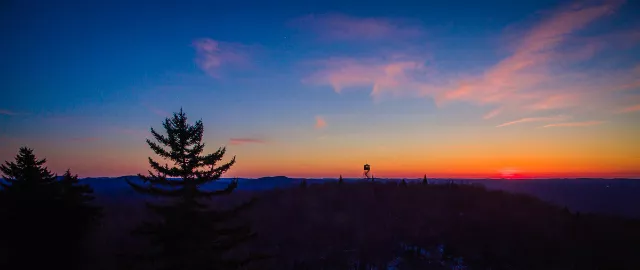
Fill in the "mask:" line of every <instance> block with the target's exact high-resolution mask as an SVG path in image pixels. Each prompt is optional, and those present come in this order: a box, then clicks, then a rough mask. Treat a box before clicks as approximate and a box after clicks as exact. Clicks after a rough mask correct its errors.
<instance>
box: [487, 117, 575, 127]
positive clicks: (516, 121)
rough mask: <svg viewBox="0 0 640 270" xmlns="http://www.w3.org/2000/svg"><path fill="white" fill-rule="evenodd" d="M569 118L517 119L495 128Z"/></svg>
mask: <svg viewBox="0 0 640 270" xmlns="http://www.w3.org/2000/svg"><path fill="white" fill-rule="evenodd" d="M569 118H570V117H569V116H565V115H558V116H550V117H527V118H522V119H518V120H515V121H511V122H506V123H503V124H500V125H497V126H496V127H506V126H511V125H515V124H522V123H530V122H550V121H563V120H567V119H569Z"/></svg>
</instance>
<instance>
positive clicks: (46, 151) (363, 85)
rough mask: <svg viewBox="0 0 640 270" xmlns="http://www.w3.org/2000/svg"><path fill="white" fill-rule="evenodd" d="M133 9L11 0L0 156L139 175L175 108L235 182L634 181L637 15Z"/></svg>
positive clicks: (605, 4) (5, 19)
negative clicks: (149, 140)
mask: <svg viewBox="0 0 640 270" xmlns="http://www.w3.org/2000/svg"><path fill="white" fill-rule="evenodd" d="M54 2H57V3H55V4H54ZM130 2H138V3H142V2H143V1H73V2H72V1H2V4H0V27H1V28H0V30H1V33H0V39H1V40H2V42H0V59H1V65H2V72H0V80H1V81H2V95H1V97H2V98H0V160H11V159H13V157H14V156H15V154H16V153H17V151H18V148H19V147H20V146H29V147H31V148H34V149H35V153H36V155H37V156H39V157H46V158H47V160H48V165H49V168H50V169H52V170H53V171H54V172H57V173H62V172H63V171H64V170H65V169H67V168H71V169H72V171H74V172H75V173H78V174H79V175H80V176H81V177H89V176H119V175H131V174H136V173H145V172H146V171H147V169H148V165H147V157H148V156H152V155H153V153H152V152H151V150H149V149H148V147H147V145H146V143H145V138H146V137H149V128H150V127H154V128H156V129H161V128H162V125H161V123H162V121H163V119H164V117H167V116H170V114H171V112H174V111H177V110H179V109H180V107H182V108H184V110H185V112H186V113H187V115H188V116H189V117H190V119H193V120H197V119H202V120H203V122H204V125H205V141H206V142H207V145H208V149H207V150H209V151H214V150H216V149H217V147H219V146H223V145H226V146H227V153H228V154H229V155H230V156H232V155H236V156H237V162H238V163H237V165H236V166H235V167H234V168H233V169H232V170H231V171H230V172H229V173H228V174H227V175H226V176H240V177H260V176H268V175H287V176H292V177H337V176H338V175H340V174H342V175H343V176H345V177H357V176H360V175H361V174H362V165H363V164H364V163H365V162H366V163H369V164H371V165H372V172H373V173H374V175H375V176H376V177H420V176H422V175H423V174H427V176H429V177H501V176H510V175H516V176H519V177H640V1H578V2H575V1H573V2H569V1H550V0H523V1H475V0H468V1H454V0H447V1H413V2H404V1H361V2H353V1H292V2H277V3H276V2H271V1H261V2H264V3H260V2H258V1H255V2H246V1H208V2H209V3H205V1H172V2H171V3H169V1H155V2H162V3H163V4H158V3H155V4H133V3H130ZM144 2H151V1H144ZM229 2H232V3H229ZM267 2H268V3H267Z"/></svg>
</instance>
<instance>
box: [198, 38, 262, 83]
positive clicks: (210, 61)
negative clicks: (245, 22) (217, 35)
mask: <svg viewBox="0 0 640 270" xmlns="http://www.w3.org/2000/svg"><path fill="white" fill-rule="evenodd" d="M193 46H194V47H195V49H196V60H195V61H196V64H198V66H199V67H200V68H201V69H202V70H204V71H205V72H206V73H207V74H209V75H210V76H212V77H215V78H219V77H220V75H221V74H220V73H221V69H223V68H228V67H246V66H248V65H250V56H249V55H250V52H251V48H252V47H251V46H247V45H243V44H239V43H230V42H223V41H217V40H213V39H210V38H201V39H196V40H195V41H193Z"/></svg>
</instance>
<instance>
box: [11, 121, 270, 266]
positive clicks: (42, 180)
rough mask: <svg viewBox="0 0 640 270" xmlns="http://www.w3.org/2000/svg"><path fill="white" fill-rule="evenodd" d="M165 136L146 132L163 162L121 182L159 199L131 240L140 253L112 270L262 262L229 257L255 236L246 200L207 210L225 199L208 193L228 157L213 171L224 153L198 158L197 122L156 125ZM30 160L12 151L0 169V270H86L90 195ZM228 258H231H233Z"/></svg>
mask: <svg viewBox="0 0 640 270" xmlns="http://www.w3.org/2000/svg"><path fill="white" fill-rule="evenodd" d="M163 126H164V129H165V131H166V135H163V134H160V133H158V132H156V131H155V130H154V129H153V128H151V135H152V136H153V138H154V139H155V141H152V140H149V139H148V140H147V144H148V145H149V147H150V148H151V149H152V150H153V151H154V152H155V153H156V154H157V155H158V156H159V157H160V158H161V159H163V160H165V161H170V162H171V163H172V166H169V165H168V164H164V165H161V164H160V162H159V161H156V160H154V159H152V158H149V165H150V167H151V169H152V170H153V172H152V171H149V175H146V176H145V175H141V174H139V175H138V176H139V177H140V179H141V180H142V183H136V181H131V180H130V179H127V182H128V183H129V185H130V186H131V187H132V188H133V189H134V190H135V191H137V192H139V193H142V194H149V195H154V196H156V197H160V200H157V201H156V202H158V203H147V207H148V208H149V210H150V211H151V212H153V213H154V214H155V215H156V216H157V219H155V220H154V221H147V222H143V223H142V224H141V225H140V226H139V227H137V228H136V229H135V230H134V231H133V232H132V233H133V234H134V235H136V236H146V237H147V238H148V240H150V241H149V246H148V248H145V249H144V250H142V252H139V253H137V254H128V255H133V256H127V258H132V259H133V260H125V262H126V263H124V264H123V265H121V266H120V267H119V268H121V269H122V268H130V267H133V268H136V269H154V270H155V269H172V270H173V269H175V270H178V269H180V270H190V269H194V270H195V269H239V268H241V267H243V266H244V265H246V264H247V263H249V262H250V261H252V260H257V259H261V258H264V257H265V256H262V255H255V254H248V253H242V252H237V251H238V250H239V249H237V247H238V246H239V245H240V244H241V243H243V242H245V241H247V240H249V239H251V238H253V237H254V236H255V234H254V233H253V232H252V231H251V228H250V227H249V226H248V224H247V223H245V222H242V221H241V220H240V219H239V218H238V214H239V213H240V212H242V210H243V209H246V208H247V207H249V206H250V205H252V204H253V202H254V200H253V199H251V200H249V201H247V202H245V203H242V204H240V205H237V206H235V207H232V208H224V209H222V208H220V207H218V208H212V207H210V205H211V202H210V200H211V199H212V198H214V197H217V196H221V195H227V194H230V193H231V192H233V191H234V190H235V189H236V187H237V186H238V181H237V179H236V180H234V181H231V182H230V183H229V184H228V185H227V186H226V188H223V189H221V190H209V189H207V188H205V186H206V185H207V184H210V183H213V182H215V181H218V180H219V179H220V177H221V176H222V174H224V173H225V172H227V171H228V170H229V169H230V168H231V166H233V165H234V164H235V157H233V158H232V159H231V160H230V161H228V162H226V163H223V164H221V165H218V163H220V161H221V160H222V159H223V156H224V155H225V153H226V148H224V147H222V148H219V149H218V150H217V151H215V152H214V153H211V154H203V152H204V148H205V144H204V143H203V142H202V136H203V132H204V127H203V124H202V121H201V120H199V121H196V122H195V123H194V124H189V123H188V122H187V117H186V114H185V113H184V112H183V111H182V109H181V110H180V112H179V113H174V114H173V117H171V118H166V119H165V121H164V123H163ZM45 163H46V159H38V158H36V156H35V154H34V153H33V150H32V149H30V148H27V147H22V148H20V150H19V152H18V155H17V156H16V157H15V161H12V162H9V161H6V162H5V164H2V165H0V170H1V171H2V173H3V180H2V179H0V186H1V189H0V216H1V217H2V218H3V219H2V221H1V222H0V231H2V232H3V233H4V234H3V236H2V237H0V269H43V268H53V269H86V267H87V265H86V264H83V263H84V262H85V261H83V259H84V260H88V259H87V258H88V256H87V254H84V252H83V251H84V249H83V248H84V246H83V241H84V240H86V239H87V238H86V237H87V236H88V233H89V232H90V230H91V228H93V227H94V226H95V225H97V224H98V222H99V220H100V218H101V217H102V209H101V208H100V207H96V206H94V205H93V204H92V201H93V200H94V197H93V190H92V188H91V187H90V186H88V185H86V184H82V183H80V181H79V180H78V176H77V175H73V174H72V173H71V171H70V170H67V171H66V173H65V174H64V175H63V176H62V177H58V176H56V175H55V174H53V173H52V172H51V171H49V169H47V167H46V166H45ZM233 251H236V252H233Z"/></svg>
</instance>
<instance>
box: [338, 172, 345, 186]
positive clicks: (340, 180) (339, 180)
mask: <svg viewBox="0 0 640 270" xmlns="http://www.w3.org/2000/svg"><path fill="white" fill-rule="evenodd" d="M342 183H344V180H342V174H341V175H340V178H338V184H342Z"/></svg>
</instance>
